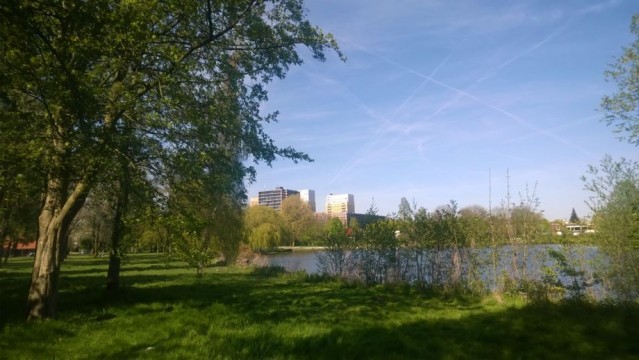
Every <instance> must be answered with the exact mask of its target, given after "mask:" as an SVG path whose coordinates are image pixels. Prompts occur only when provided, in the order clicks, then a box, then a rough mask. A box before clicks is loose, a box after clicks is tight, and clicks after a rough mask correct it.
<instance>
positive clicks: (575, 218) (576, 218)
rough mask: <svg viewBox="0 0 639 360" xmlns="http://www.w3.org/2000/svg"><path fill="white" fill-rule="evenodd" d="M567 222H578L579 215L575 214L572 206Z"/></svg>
mask: <svg viewBox="0 0 639 360" xmlns="http://www.w3.org/2000/svg"><path fill="white" fill-rule="evenodd" d="M568 222H569V223H571V224H579V223H580V221H579V216H577V212H576V211H575V208H572V212H571V213H570V219H569V220H568Z"/></svg>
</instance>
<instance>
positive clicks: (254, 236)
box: [245, 206, 291, 251]
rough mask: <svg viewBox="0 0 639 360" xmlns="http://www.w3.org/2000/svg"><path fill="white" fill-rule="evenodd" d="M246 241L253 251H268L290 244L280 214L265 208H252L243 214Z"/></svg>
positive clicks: (288, 235) (284, 223) (283, 220)
mask: <svg viewBox="0 0 639 360" xmlns="http://www.w3.org/2000/svg"><path fill="white" fill-rule="evenodd" d="M245 223H246V232H247V234H246V239H247V240H248V244H249V247H250V248H251V249H252V250H254V251H259V250H270V249H273V248H275V247H277V246H281V245H285V244H289V243H290V238H291V236H290V234H289V231H288V228H287V226H286V222H285V219H284V218H283V217H282V214H281V213H280V212H278V211H277V210H275V209H272V208H269V207H267V206H253V207H250V208H248V210H246V213H245Z"/></svg>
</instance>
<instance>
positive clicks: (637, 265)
mask: <svg viewBox="0 0 639 360" xmlns="http://www.w3.org/2000/svg"><path fill="white" fill-rule="evenodd" d="M582 180H583V181H584V184H585V185H584V187H585V189H586V190H588V191H590V192H591V193H592V195H591V197H590V200H589V203H588V205H589V206H590V208H591V209H592V211H593V212H594V218H593V221H594V225H595V231H596V232H595V234H594V238H595V241H596V242H597V245H598V246H599V247H600V248H601V249H602V250H603V251H604V252H605V253H606V255H607V257H608V259H607V260H608V261H607V262H608V266H606V274H605V275H606V276H604V284H605V285H607V286H610V287H612V288H613V289H615V290H616V292H617V293H618V294H619V295H620V296H622V297H624V298H626V299H636V298H637V296H639V254H638V253H637V248H638V246H639V163H637V162H635V161H630V160H627V159H623V158H622V159H621V160H618V161H615V160H613V159H612V158H611V157H610V156H609V155H607V156H605V157H604V158H603V159H602V161H601V163H600V164H599V167H595V166H589V169H588V173H587V175H586V176H583V177H582Z"/></svg>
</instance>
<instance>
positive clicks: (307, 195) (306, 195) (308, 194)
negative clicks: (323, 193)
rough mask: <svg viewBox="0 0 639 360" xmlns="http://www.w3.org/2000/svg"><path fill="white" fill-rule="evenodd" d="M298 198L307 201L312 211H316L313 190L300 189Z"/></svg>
mask: <svg viewBox="0 0 639 360" xmlns="http://www.w3.org/2000/svg"><path fill="white" fill-rule="evenodd" d="M300 200H302V201H304V202H305V203H307V204H308V206H309V207H310V208H311V210H313V212H316V211H317V210H316V205H315V190H308V189H306V190H300Z"/></svg>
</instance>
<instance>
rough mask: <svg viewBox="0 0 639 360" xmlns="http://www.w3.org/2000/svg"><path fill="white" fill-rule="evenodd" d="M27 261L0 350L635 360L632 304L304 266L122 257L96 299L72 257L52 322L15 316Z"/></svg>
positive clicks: (97, 282) (6, 353)
mask: <svg viewBox="0 0 639 360" xmlns="http://www.w3.org/2000/svg"><path fill="white" fill-rule="evenodd" d="M29 261H31V260H30V259H12V261H10V264H9V266H7V267H3V268H2V269H0V276H1V277H0V279H1V280H0V285H1V286H2V290H1V291H2V292H1V293H0V321H2V333H1V334H0V347H1V349H2V352H1V353H0V358H6V359H40V358H42V359H52V358H58V359H91V358H101V359H130V358H143V359H158V358H167V359H186V358H189V359H191V358H192V359H203V358H214V359H216V358H223V359H237V358H255V359H263V358H321V359H329V358H330V359H333V358H348V359H351V358H380V359H388V358H398V359H399V358H402V359H403V358H472V359H475V358H529V359H538V358H580V359H581V358H637V357H639V345H638V342H637V341H636V339H638V338H639V337H638V335H639V330H638V329H637V328H638V327H637V326H636V324H637V321H638V320H639V311H638V310H637V309H636V308H634V307H615V306H604V305H588V304H560V305H550V304H547V305H543V306H528V305H525V304H524V303H523V302H522V301H518V300H514V299H507V300H503V301H502V300H500V301H498V300H496V299H495V298H493V297H488V298H482V299H478V298H469V297H465V298H462V297H449V298H445V297H439V296H434V295H428V294H426V293H424V292H421V291H417V290H415V289H411V288H406V287H396V288H388V287H383V286H377V287H370V288H365V287H361V286H353V285H349V284H344V283H338V282H332V281H319V280H317V279H309V278H308V277H306V276H305V275H304V274H300V273H295V274H282V273H279V272H277V271H255V272H253V271H251V269H242V268H213V269H209V270H208V271H207V272H206V273H205V276H204V277H203V278H197V277H196V276H195V272H194V271H193V270H191V269H189V268H187V267H186V266H185V265H184V264H182V263H179V262H166V261H165V260H164V259H163V258H162V257H160V256H154V255H132V256H130V258H129V259H128V260H127V261H126V262H125V264H124V268H123V273H122V284H123V289H122V292H121V293H120V294H119V295H118V296H117V297H116V298H111V299H107V298H105V296H104V283H105V281H106V280H105V276H106V275H105V274H106V263H107V261H106V259H93V258H91V257H87V256H71V257H70V258H69V259H68V260H67V262H66V263H65V264H64V268H63V276H62V278H61V283H60V288H61V293H60V300H59V307H58V309H59V311H58V318H57V319H56V320H52V321H45V322H40V323H25V322H24V321H23V320H22V316H23V313H24V298H25V295H26V289H27V287H28V281H29V276H30V274H29V271H30V265H31V264H30V262H29Z"/></svg>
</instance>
